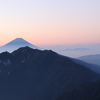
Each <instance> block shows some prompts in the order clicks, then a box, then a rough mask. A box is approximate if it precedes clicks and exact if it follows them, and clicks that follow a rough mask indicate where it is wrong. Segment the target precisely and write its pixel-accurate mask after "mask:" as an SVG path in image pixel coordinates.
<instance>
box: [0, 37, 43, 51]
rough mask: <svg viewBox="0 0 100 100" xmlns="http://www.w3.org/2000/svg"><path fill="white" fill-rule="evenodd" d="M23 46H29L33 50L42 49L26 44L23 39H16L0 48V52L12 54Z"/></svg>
mask: <svg viewBox="0 0 100 100" xmlns="http://www.w3.org/2000/svg"><path fill="white" fill-rule="evenodd" d="M25 46H29V47H31V48H33V49H42V48H39V47H37V46H35V45H33V44H31V43H29V42H27V41H26V40H24V39H23V38H16V39H14V40H12V41H11V42H9V43H7V44H5V45H4V46H1V47H0V52H4V51H8V52H12V51H14V50H16V49H18V48H20V47H25Z"/></svg>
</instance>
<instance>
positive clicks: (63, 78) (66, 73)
mask: <svg viewBox="0 0 100 100" xmlns="http://www.w3.org/2000/svg"><path fill="white" fill-rule="evenodd" d="M98 78H99V74H96V73H94V72H93V71H91V70H90V69H88V68H86V67H84V66H82V65H79V64H77V63H75V62H74V61H73V60H71V59H70V58H68V57H64V56H60V55H59V54H57V53H55V52H53V51H52V50H44V51H41V50H38V49H32V48H29V47H22V48H19V49H18V50H15V51H13V52H12V53H8V52H3V53H1V54H0V100H53V99H54V98H55V97H56V96H57V95H59V94H63V93H64V92H66V91H69V90H72V89H74V88H75V87H76V86H78V85H80V84H82V83H84V82H86V81H90V82H92V81H95V80H97V79H98Z"/></svg>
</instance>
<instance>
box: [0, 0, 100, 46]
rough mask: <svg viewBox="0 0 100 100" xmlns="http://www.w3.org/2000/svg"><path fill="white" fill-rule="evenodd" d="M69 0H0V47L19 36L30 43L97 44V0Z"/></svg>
mask: <svg viewBox="0 0 100 100" xmlns="http://www.w3.org/2000/svg"><path fill="white" fill-rule="evenodd" d="M72 1H73V2H72ZM72 1H67V0H62V1H61V0H58V1H57V0H48V1H46V0H43V1H42V2H41V1H40V0H37V1H32V0H17V1H12V0H8V1H7V0H5V1H4V0H1V1H0V7H1V12H0V13H1V14H0V15H1V16H0V46H1V45H4V44H6V43H7V42H9V41H11V40H13V39H15V38H20V37H21V38H24V39H25V40H27V41H29V42H30V43H32V44H34V45H58V44H91V43H100V38H99V37H100V6H99V4H100V1H99V0H95V1H91V0H84V1H79V0H77V1H76V2H75V1H74V0H72Z"/></svg>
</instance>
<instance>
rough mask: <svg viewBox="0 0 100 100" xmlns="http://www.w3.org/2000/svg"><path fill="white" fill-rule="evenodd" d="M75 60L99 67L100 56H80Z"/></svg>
mask: <svg viewBox="0 0 100 100" xmlns="http://www.w3.org/2000/svg"><path fill="white" fill-rule="evenodd" d="M77 59H79V60H82V61H85V62H87V63H91V64H96V65H99V66H100V54H96V55H87V56H81V57H78V58H77Z"/></svg>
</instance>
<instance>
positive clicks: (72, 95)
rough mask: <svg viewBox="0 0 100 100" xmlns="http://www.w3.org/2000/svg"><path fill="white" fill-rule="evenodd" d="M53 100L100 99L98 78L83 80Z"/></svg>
mask: <svg viewBox="0 0 100 100" xmlns="http://www.w3.org/2000/svg"><path fill="white" fill-rule="evenodd" d="M55 100H100V80H99V81H96V82H85V83H83V84H82V85H80V86H78V87H77V88H75V89H74V90H72V91H69V92H66V93H64V94H62V95H61V96H59V97H58V98H57V99H55Z"/></svg>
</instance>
